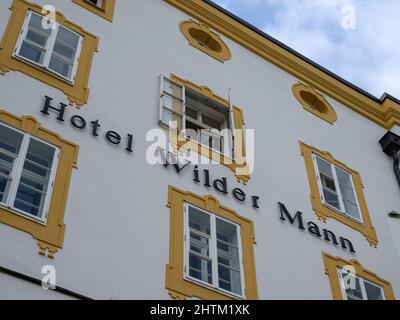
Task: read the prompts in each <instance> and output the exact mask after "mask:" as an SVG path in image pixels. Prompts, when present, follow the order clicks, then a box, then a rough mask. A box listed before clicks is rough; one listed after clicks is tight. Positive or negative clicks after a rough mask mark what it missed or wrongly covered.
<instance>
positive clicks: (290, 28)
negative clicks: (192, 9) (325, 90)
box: [216, 0, 400, 98]
mask: <svg viewBox="0 0 400 320" xmlns="http://www.w3.org/2000/svg"><path fill="white" fill-rule="evenodd" d="M216 2H217V3H218V4H222V5H223V6H224V7H225V8H226V9H228V10H230V11H232V12H234V13H235V14H238V15H239V16H240V15H241V12H244V11H245V12H246V15H247V20H249V18H248V17H249V15H250V16H251V20H250V21H249V22H250V23H253V24H256V26H257V27H258V28H260V29H262V30H263V31H265V32H266V33H267V34H269V35H271V36H273V37H275V38H276V39H278V40H280V41H281V42H283V43H285V44H286V45H288V46H290V47H291V48H293V49H295V50H297V51H298V52H300V53H301V54H303V55H305V56H307V57H308V58H310V59H312V60H313V61H315V62H317V63H319V64H321V65H322V66H324V67H325V68H327V69H329V70H331V71H333V72H335V73H337V74H338V75H339V76H341V77H343V78H345V79H346V80H348V81H350V82H352V83H354V84H355V85H358V86H360V87H362V88H363V89H365V90H367V91H368V92H370V93H372V94H374V95H376V96H378V97H379V96H381V94H382V93H383V92H385V91H386V92H388V93H390V94H392V95H394V96H396V97H399V98H400V85H399V84H400V50H399V48H400V45H398V44H397V41H398V39H400V19H399V18H398V13H399V12H400V1H397V0H369V1H365V0H216ZM345 5H352V6H354V8H355V13H356V25H355V26H356V28H355V29H354V30H351V29H350V30H345V29H344V28H343V27H342V19H343V12H342V9H343V6H345ZM253 12H254V14H253Z"/></svg>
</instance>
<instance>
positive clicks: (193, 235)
mask: <svg viewBox="0 0 400 320" xmlns="http://www.w3.org/2000/svg"><path fill="white" fill-rule="evenodd" d="M189 230H191V231H190V247H189V275H190V276H191V277H193V278H196V279H198V280H201V281H204V282H207V283H209V284H212V282H213V281H212V260H211V257H210V234H211V225H210V215H208V214H206V213H204V212H202V211H200V210H198V209H197V208H195V207H193V206H189Z"/></svg>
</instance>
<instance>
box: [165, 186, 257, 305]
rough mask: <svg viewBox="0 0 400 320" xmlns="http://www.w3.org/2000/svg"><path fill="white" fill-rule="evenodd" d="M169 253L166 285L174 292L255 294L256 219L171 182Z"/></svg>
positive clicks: (244, 296)
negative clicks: (254, 249) (244, 215)
mask: <svg viewBox="0 0 400 320" xmlns="http://www.w3.org/2000/svg"><path fill="white" fill-rule="evenodd" d="M168 207H169V208H170V230H171V231H170V255H169V263H168V265H167V269H166V288H167V289H168V292H169V294H170V295H171V297H173V298H176V299H186V298H190V297H197V298H200V299H207V300H211V299H214V300H221V299H252V300H254V299H257V298H258V295H257V282H256V274H255V266H254V253H253V244H254V243H255V239H254V227H253V223H252V221H250V220H248V219H247V218H245V217H243V216H240V215H239V214H237V213H236V212H235V211H233V210H231V209H228V208H226V207H224V206H222V205H221V204H220V203H219V202H218V200H217V199H215V198H214V197H212V196H204V197H201V196H198V195H196V194H193V193H191V192H185V191H182V190H179V189H177V188H175V187H173V186H170V187H169V191H168Z"/></svg>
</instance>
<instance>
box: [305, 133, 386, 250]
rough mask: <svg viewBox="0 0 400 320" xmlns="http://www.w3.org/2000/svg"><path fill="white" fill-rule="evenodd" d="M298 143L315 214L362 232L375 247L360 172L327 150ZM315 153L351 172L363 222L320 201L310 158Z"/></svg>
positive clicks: (375, 240) (375, 237) (374, 234)
mask: <svg viewBox="0 0 400 320" xmlns="http://www.w3.org/2000/svg"><path fill="white" fill-rule="evenodd" d="M299 143H300V149H301V155H302V156H303V157H304V161H305V164H306V169H307V175H308V181H309V184H310V198H311V204H312V208H313V210H314V212H315V214H316V215H317V217H318V219H319V220H322V221H324V222H326V220H327V219H328V218H333V219H335V220H337V221H339V222H341V223H343V224H345V225H347V226H349V227H350V228H353V229H354V230H356V231H358V232H360V233H362V234H363V235H364V237H365V238H366V239H367V241H368V243H369V244H370V245H371V246H373V247H377V245H378V237H377V234H376V231H375V228H374V227H373V225H372V221H371V218H370V215H369V211H368V207H367V203H366V200H365V197H364V192H363V188H364V186H363V184H362V180H361V176H360V174H359V173H358V172H357V171H355V170H353V169H351V168H349V167H348V166H346V165H345V164H344V163H342V162H340V161H338V160H336V159H335V158H334V157H333V156H332V155H331V154H330V153H329V152H327V151H320V150H318V149H317V148H315V147H312V146H309V145H307V144H305V143H303V142H301V141H300V142H299ZM313 154H315V155H317V156H320V157H321V158H323V159H325V160H326V161H328V162H330V163H332V164H334V165H336V166H337V167H339V168H341V169H343V170H344V171H346V172H348V173H350V174H351V176H352V179H353V183H354V187H355V193H356V196H357V200H358V203H359V205H360V211H361V215H362V218H363V221H364V223H361V222H358V221H356V220H354V219H352V218H350V217H348V216H346V215H344V214H342V213H340V212H338V211H336V210H334V209H332V208H330V207H329V206H327V205H326V204H324V203H322V201H321V195H320V192H319V188H318V181H317V177H316V174H315V169H314V163H313V159H312V155H313Z"/></svg>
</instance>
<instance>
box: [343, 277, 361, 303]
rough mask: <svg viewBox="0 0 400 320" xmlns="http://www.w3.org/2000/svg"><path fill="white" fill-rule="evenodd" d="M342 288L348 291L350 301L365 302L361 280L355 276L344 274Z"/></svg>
mask: <svg viewBox="0 0 400 320" xmlns="http://www.w3.org/2000/svg"><path fill="white" fill-rule="evenodd" d="M341 275H342V286H344V289H345V291H346V295H347V299H348V300H363V294H362V290H361V283H360V279H359V278H357V277H355V276H354V275H352V274H350V273H346V272H342V274H341Z"/></svg>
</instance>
